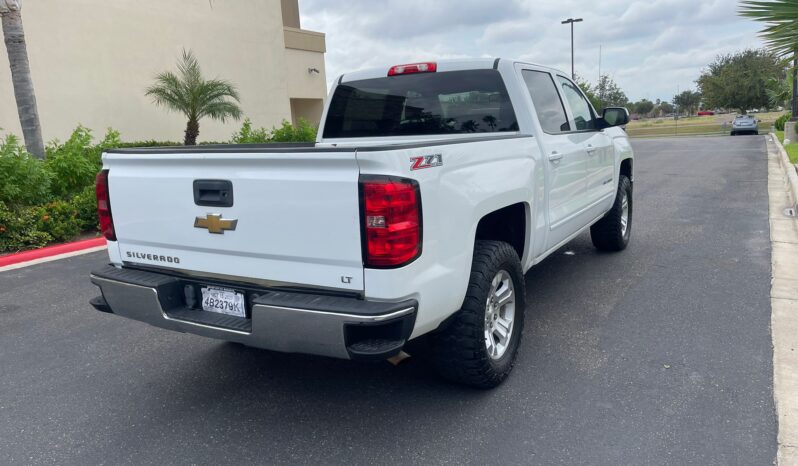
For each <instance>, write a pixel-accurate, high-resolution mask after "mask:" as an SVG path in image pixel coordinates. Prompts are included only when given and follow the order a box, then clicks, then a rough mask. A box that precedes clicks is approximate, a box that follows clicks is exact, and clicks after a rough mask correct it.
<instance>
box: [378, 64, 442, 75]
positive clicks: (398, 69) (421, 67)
mask: <svg viewBox="0 0 798 466" xmlns="http://www.w3.org/2000/svg"><path fill="white" fill-rule="evenodd" d="M436 71H438V64H437V63H433V62H428V63H410V64H408V65H396V66H394V67H391V69H390V70H388V76H398V75H401V74H415V73H434V72H436Z"/></svg>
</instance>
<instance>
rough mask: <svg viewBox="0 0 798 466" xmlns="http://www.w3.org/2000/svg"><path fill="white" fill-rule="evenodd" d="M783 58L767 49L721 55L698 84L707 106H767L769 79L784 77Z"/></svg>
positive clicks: (742, 109)
mask: <svg viewBox="0 0 798 466" xmlns="http://www.w3.org/2000/svg"><path fill="white" fill-rule="evenodd" d="M783 75H784V69H783V66H782V64H781V61H780V60H779V59H778V57H776V55H775V54H773V53H772V52H768V51H767V50H744V51H742V52H737V53H735V54H729V55H719V56H718V57H717V58H716V59H715V61H714V62H712V63H710V64H709V66H707V68H706V69H705V70H704V71H703V72H702V73H701V76H700V77H699V78H698V80H697V81H696V83H697V84H698V88H699V90H700V92H701V94H702V95H703V98H704V103H705V104H706V105H707V106H708V107H722V108H734V109H739V110H740V113H746V111H747V110H748V109H752V108H766V107H767V106H768V103H769V99H768V94H767V88H766V85H767V82H768V81H769V80H770V79H772V78H777V79H778V78H781V77H783Z"/></svg>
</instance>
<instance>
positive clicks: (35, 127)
mask: <svg viewBox="0 0 798 466" xmlns="http://www.w3.org/2000/svg"><path fill="white" fill-rule="evenodd" d="M0 18H2V24H3V36H4V37H5V43H6V50H7V51H8V61H9V63H10V64H11V81H12V82H13V85H14V97H15V98H16V100H17V111H18V112H19V122H20V125H21V126H22V135H23V137H24V138H25V147H27V149H28V152H30V153H31V154H32V155H33V156H35V157H37V158H40V159H43V158H44V140H43V139H42V127H41V124H40V123H39V110H38V108H37V106H36V95H35V94H34V92H33V80H32V79H31V74H30V63H29V62H28V50H27V45H26V44H25V31H24V30H23V28H22V13H21V12H20V11H19V10H11V11H9V12H7V13H4V14H2V15H0Z"/></svg>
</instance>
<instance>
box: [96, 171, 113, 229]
mask: <svg viewBox="0 0 798 466" xmlns="http://www.w3.org/2000/svg"><path fill="white" fill-rule="evenodd" d="M95 186H96V188H97V216H98V217H99V218H100V231H101V232H102V234H103V236H105V239H107V240H108V241H116V232H115V231H114V218H113V217H111V199H110V197H109V196H108V170H103V171H101V172H100V173H98V174H97V182H96V185H95Z"/></svg>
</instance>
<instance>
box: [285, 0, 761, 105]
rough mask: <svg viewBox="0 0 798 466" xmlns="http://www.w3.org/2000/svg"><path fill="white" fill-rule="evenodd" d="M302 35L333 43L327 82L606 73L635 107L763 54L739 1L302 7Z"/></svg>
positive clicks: (448, 1) (530, 0) (416, 0)
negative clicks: (360, 73)
mask: <svg viewBox="0 0 798 466" xmlns="http://www.w3.org/2000/svg"><path fill="white" fill-rule="evenodd" d="M299 3H300V9H301V14H302V27H303V28H304V29H310V30H316V31H321V32H325V33H326V34H327V74H328V76H327V79H328V81H329V82H330V83H332V81H333V80H334V79H335V77H336V76H338V75H339V74H341V73H345V72H349V71H354V70H357V69H360V68H368V67H375V66H385V67H386V69H387V67H388V66H389V65H395V64H401V63H408V62H414V61H424V60H431V59H440V58H460V57H485V56H490V57H505V58H518V59H521V60H525V61H531V62H533V63H540V64H543V65H548V66H553V67H555V68H560V69H562V70H565V71H568V70H569V69H570V66H571V65H570V31H569V28H568V26H566V25H562V24H560V21H561V20H564V19H567V18H569V17H581V18H584V22H583V23H578V24H576V25H575V27H576V29H575V42H576V72H577V74H579V75H581V76H583V77H584V78H586V79H588V80H589V81H591V82H593V83H595V82H596V81H597V79H598V64H599V45H601V46H602V48H603V53H602V56H603V58H602V62H601V71H602V74H608V75H609V76H611V77H612V78H613V79H615V80H616V82H618V84H619V85H620V86H621V88H622V89H623V90H624V91H625V92H626V94H627V96H628V97H629V98H630V99H631V100H633V101H636V100H639V99H641V98H648V99H650V100H656V99H657V98H661V99H663V100H670V99H671V98H672V96H673V95H674V94H675V93H676V89H677V86H679V87H680V88H681V89H682V90H684V89H688V88H690V89H692V88H695V80H696V78H697V77H698V76H699V74H700V72H701V69H702V68H703V67H704V66H706V65H707V64H708V63H709V62H711V61H712V60H713V58H714V57H715V56H716V55H718V54H720V53H728V52H733V51H736V50H741V49H744V48H752V47H761V45H762V42H761V40H760V39H759V38H758V37H757V35H756V32H757V30H758V28H759V26H758V25H757V24H754V23H753V22H751V21H749V20H745V19H741V18H739V17H738V16H737V14H736V10H737V1H736V0H646V1H639V0H638V1H632V0H601V1H584V0H499V1H497V0H482V1H475V0H338V1H333V0H300V2H299Z"/></svg>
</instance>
